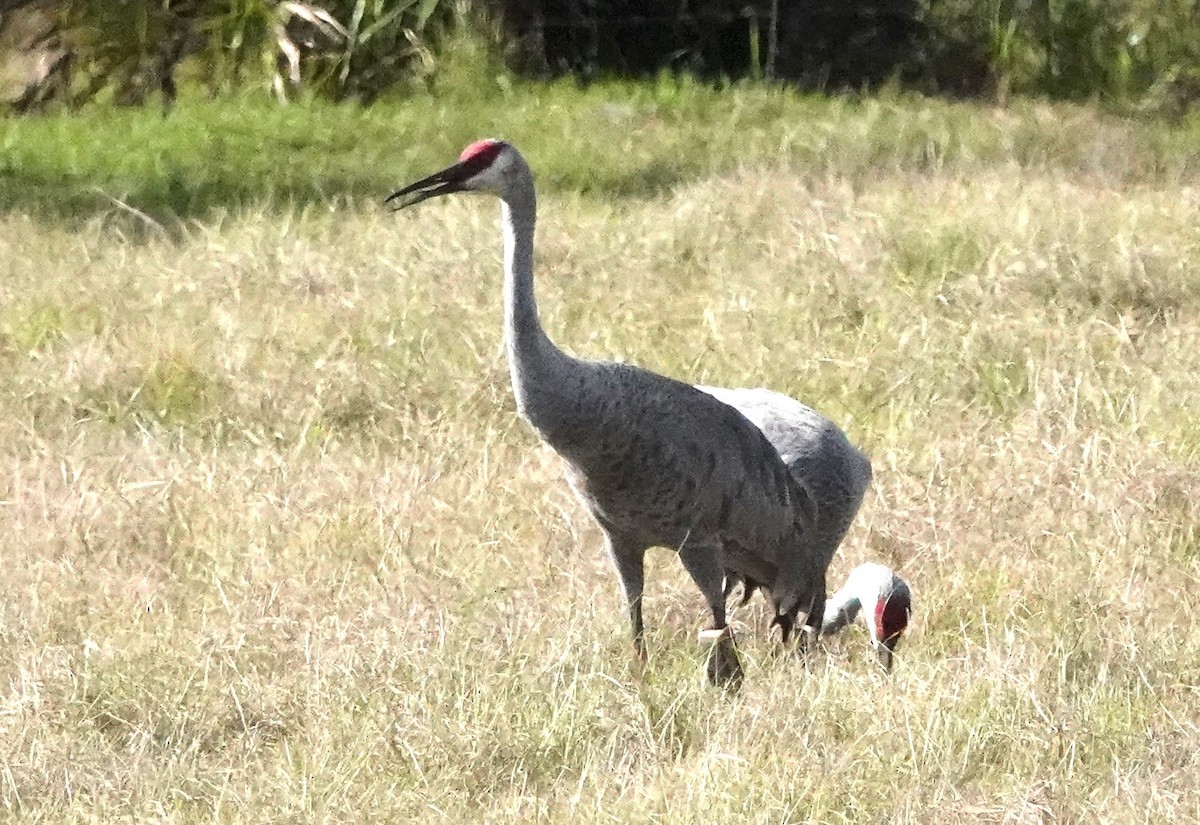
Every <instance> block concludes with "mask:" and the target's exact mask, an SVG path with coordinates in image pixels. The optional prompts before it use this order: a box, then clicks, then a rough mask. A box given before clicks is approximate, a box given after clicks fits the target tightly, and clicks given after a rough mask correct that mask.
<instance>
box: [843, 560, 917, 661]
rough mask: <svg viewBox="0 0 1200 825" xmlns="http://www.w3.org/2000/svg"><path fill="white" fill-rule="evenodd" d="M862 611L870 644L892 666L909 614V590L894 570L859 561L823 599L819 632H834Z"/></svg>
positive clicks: (910, 598) (910, 611)
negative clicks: (823, 614)
mask: <svg viewBox="0 0 1200 825" xmlns="http://www.w3.org/2000/svg"><path fill="white" fill-rule="evenodd" d="M860 611H861V613H862V617H863V623H864V624H865V625H866V626H867V632H868V633H870V634H871V646H872V647H874V648H875V652H876V653H877V654H879V661H880V662H881V663H882V664H883V667H884V669H885V670H891V669H892V653H893V652H894V651H895V649H896V644H897V643H898V642H899V641H900V636H901V634H903V633H904V629H905V628H906V627H908V617H909V616H910V615H912V591H910V590H909V589H908V584H906V583H905V581H904V579H902V578H900V576H898V575H897V574H896V573H895V571H893V570H892V569H891V568H889V567H885V566H884V565H882V564H877V563H875V562H873V561H869V562H866V563H864V564H860V565H859V566H858V567H856V568H854V569H853V570H851V571H850V577H849V578H847V579H846V583H845V584H844V585H842V587H841V589H840V590H838V592H837V593H835V594H834V595H833V596H831V597H830V599H829V601H828V602H826V603H825V621H824V623H823V624H822V626H821V632H822V635H825V636H830V635H833V634H834V633H837V632H838V631H839V630H841V629H842V628H844V627H846V625H848V624H850V623H851V622H853V621H854V619H855V618H856V617H857V616H858V615H859V612H860Z"/></svg>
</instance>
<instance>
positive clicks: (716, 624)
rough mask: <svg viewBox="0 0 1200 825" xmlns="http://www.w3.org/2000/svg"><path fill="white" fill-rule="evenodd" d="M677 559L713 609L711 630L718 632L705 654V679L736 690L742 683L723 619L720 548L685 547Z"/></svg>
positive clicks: (731, 634)
mask: <svg viewBox="0 0 1200 825" xmlns="http://www.w3.org/2000/svg"><path fill="white" fill-rule="evenodd" d="M679 560H680V561H681V562H683V567H684V569H685V570H687V572H688V575H689V576H691V577H692V581H694V582H695V583H696V586H697V587H699V588H700V592H701V593H703V594H704V598H705V600H706V601H707V602H708V606H709V607H710V608H712V615H713V629H714V630H716V631H719V635H718V636H717V637H716V640H715V641H714V642H713V646H712V649H711V650H710V651H709V654H708V663H707V668H708V678H709V680H710V681H711V682H712V683H713V684H716V685H730V686H732V687H736V686H737V685H739V684H741V681H742V664H741V662H739V661H738V655H737V649H736V648H735V647H734V645H733V631H732V629H731V628H730V627H729V623H728V622H727V621H726V617H725V587H724V581H725V570H724V568H723V567H722V565H721V552H720V548H718V547H716V546H715V545H712V544H685V545H684V546H683V547H681V548H680V550H679Z"/></svg>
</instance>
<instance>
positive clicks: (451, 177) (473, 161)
mask: <svg viewBox="0 0 1200 825" xmlns="http://www.w3.org/2000/svg"><path fill="white" fill-rule="evenodd" d="M528 180H529V167H528V166H526V165H525V159H524V158H522V157H521V153H520V152H518V151H517V150H516V149H514V148H513V147H512V146H511V145H510V144H508V143H505V142H504V141H502V140H495V139H493V138H485V139H483V140H477V141H475V142H474V143H472V144H471V145H470V146H468V147H467V148H466V149H463V150H462V153H461V154H460V155H459V156H458V163H455V164H454V165H453V166H447V167H446V168H445V169H443V170H442V171H440V172H435V173H434V174H432V175H430V176H429V177H427V178H422V179H421V180H419V181H417V182H415V183H410V184H409V185H408V186H405V187H404V188H403V189H398V190H397V191H395V192H393V193H392V194H391V195H389V196H388V199H387V202H388V203H391V202H395V203H396V208H397V209H404V208H405V207H407V206H412V205H413V204H417V203H420V202H421V201H423V200H428V199H429V198H436V197H438V196H440V195H449V194H451V193H453V192H488V193H491V194H493V195H497V196H498V197H501V198H506V197H507V196H508V195H509V194H510V193H511V192H512V191H513V190H514V188H516V187H518V186H520V184H521V183H522V182H524V181H528Z"/></svg>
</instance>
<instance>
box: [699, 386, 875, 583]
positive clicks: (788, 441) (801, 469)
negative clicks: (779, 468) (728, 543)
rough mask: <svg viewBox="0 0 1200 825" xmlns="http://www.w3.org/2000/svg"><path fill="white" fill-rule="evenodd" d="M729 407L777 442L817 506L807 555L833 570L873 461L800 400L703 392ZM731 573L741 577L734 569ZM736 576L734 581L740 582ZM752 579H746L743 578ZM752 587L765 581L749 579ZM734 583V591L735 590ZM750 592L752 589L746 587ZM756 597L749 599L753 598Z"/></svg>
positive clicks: (755, 392) (764, 393) (805, 540)
mask: <svg viewBox="0 0 1200 825" xmlns="http://www.w3.org/2000/svg"><path fill="white" fill-rule="evenodd" d="M697 389H699V390H702V391H703V392H705V393H708V394H709V395H711V396H713V397H714V398H716V399H718V400H720V401H722V402H724V403H726V404H728V405H729V406H731V407H733V408H735V409H736V410H738V412H740V413H741V414H742V415H743V416H745V418H746V419H747V420H749V421H750V422H751V423H752V424H754V425H755V426H756V427H757V428H758V429H759V430H760V431H761V432H762V433H763V435H765V436H766V438H767V440H769V441H770V442H771V444H772V445H773V446H774V448H775V450H776V451H777V452H778V453H779V457H780V458H781V459H782V460H783V462H784V464H786V465H787V467H788V470H789V471H790V472H791V474H792V476H793V477H794V478H795V479H796V481H797V482H799V483H800V484H802V485H803V486H804V487H805V488H807V490H808V491H809V492H810V493H811V494H812V496H813V498H814V499H815V501H816V505H817V515H816V520H815V522H814V524H813V526H812V527H811V528H810V529H809V530H806V531H805V533H804V535H803V536H802V537H801V544H802V546H803V550H802V555H804V556H811V557H813V558H815V559H818V560H819V563H821V564H823V565H825V567H828V566H829V563H830V561H831V560H832V559H833V555H834V553H836V552H837V549H838V546H839V545H840V544H841V542H842V539H843V538H845V536H846V532H847V531H848V530H849V529H850V525H851V523H852V522H853V521H854V516H855V515H856V514H857V513H858V510H859V507H861V506H862V501H863V496H864V495H865V493H866V490H867V487H868V486H870V484H871V477H872V473H871V461H870V459H868V458H867V457H866V456H865V455H864V454H863V453H862V452H861V451H859V450H858V448H856V447H855V446H854V445H853V444H851V443H850V440H849V439H848V438H846V434H845V433H844V432H842V430H841V429H840V428H839V427H838V426H837V425H836V424H834V423H833V422H832V421H830V420H829V419H828V418H826V417H825V416H823V415H821V414H820V413H819V412H817V411H816V410H814V409H812V408H811V407H809V406H807V405H805V404H801V403H800V402H799V401H797V400H795V399H794V398H790V397H788V396H786V395H783V394H782V393H778V392H773V391H771V390H766V389H749V388H741V389H726V388H723V387H697ZM730 572H733V573H740V572H741V571H737V570H736V569H734V568H731V569H730ZM738 578H739V577H738V576H732V577H731V579H738ZM740 578H741V579H743V580H744V579H746V578H747V577H746V576H745V574H742V575H741V576H740ZM749 580H750V581H752V582H755V583H757V582H760V581H762V580H761V579H756V578H754V577H749ZM732 583H733V582H731V583H730V586H732ZM744 584H745V585H746V587H747V590H750V589H752V588H751V586H750V583H749V582H744ZM749 595H750V593H749V592H747V593H746V597H749Z"/></svg>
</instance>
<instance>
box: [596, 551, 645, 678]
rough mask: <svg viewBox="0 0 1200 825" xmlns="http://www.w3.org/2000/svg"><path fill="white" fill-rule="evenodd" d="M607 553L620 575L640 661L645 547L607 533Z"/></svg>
mask: <svg viewBox="0 0 1200 825" xmlns="http://www.w3.org/2000/svg"><path fill="white" fill-rule="evenodd" d="M606 535H607V538H608V555H609V556H610V557H611V558H612V560H613V565H615V566H616V568H617V575H618V576H620V577H621V589H622V590H624V591H625V600H626V602H627V604H628V605H629V624H630V627H631V628H632V630H633V650H634V653H635V654H636V655H637V657H638V659H639V660H640V661H643V662H644V661H646V628H645V626H644V625H643V624H642V587H643V584H644V579H643V569H644V567H645V559H646V548H645V547H643V546H642V545H640V544H638V543H636V542H632V541H628V540H626V539H624V538H622V537H621V536H617V535H614V534H612V533H607V534H606Z"/></svg>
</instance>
